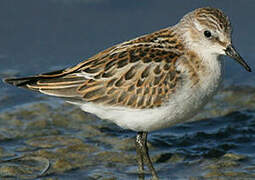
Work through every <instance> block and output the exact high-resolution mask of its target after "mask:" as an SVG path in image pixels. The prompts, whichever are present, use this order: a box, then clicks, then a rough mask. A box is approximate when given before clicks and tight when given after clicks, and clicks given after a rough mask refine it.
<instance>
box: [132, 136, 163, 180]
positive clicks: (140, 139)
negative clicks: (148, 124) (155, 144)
mask: <svg viewBox="0 0 255 180" xmlns="http://www.w3.org/2000/svg"><path fill="white" fill-rule="evenodd" d="M147 134H148V133H147V132H138V134H137V136H136V144H137V147H138V146H139V150H140V151H141V154H142V158H143V159H144V160H145V162H146V164H147V166H148V168H149V169H150V171H151V174H152V178H153V179H154V180H158V179H159V178H158V175H157V172H156V171H155V169H154V167H153V164H152V162H151V159H150V156H149V152H148V146H147ZM139 169H140V167H139Z"/></svg>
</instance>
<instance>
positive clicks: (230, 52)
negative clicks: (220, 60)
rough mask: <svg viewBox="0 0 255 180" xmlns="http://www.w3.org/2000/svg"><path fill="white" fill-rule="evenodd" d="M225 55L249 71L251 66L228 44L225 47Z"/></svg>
mask: <svg viewBox="0 0 255 180" xmlns="http://www.w3.org/2000/svg"><path fill="white" fill-rule="evenodd" d="M225 53H226V55H228V56H229V57H231V58H233V59H234V60H236V61H237V62H238V63H239V64H241V65H242V66H243V67H244V68H245V69H246V70H247V71H249V72H251V68H250V67H249V65H248V64H247V63H246V62H245V61H244V60H243V58H242V57H241V56H240V55H239V54H238V52H237V51H236V50H235V48H234V47H233V46H232V45H231V44H230V45H228V47H227V48H226V49H225Z"/></svg>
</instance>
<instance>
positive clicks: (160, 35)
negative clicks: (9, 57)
mask: <svg viewBox="0 0 255 180" xmlns="http://www.w3.org/2000/svg"><path fill="white" fill-rule="evenodd" d="M176 38H177V37H176V35H175V34H174V33H173V32H172V31H171V30H169V29H163V30H160V31H157V32H154V33H152V34H149V35H146V36H142V37H140V38H137V39H134V40H132V41H128V42H125V43H123V44H120V45H117V46H114V47H112V48H109V49H107V50H105V51H103V52H101V53H99V54H97V55H95V56H93V57H91V58H89V59H88V60H85V61H84V62H82V63H80V64H78V65H76V66H74V67H72V68H68V69H65V70H62V71H57V72H53V73H46V74H42V75H38V76H34V77H30V78H21V79H8V80H6V81H7V82H8V83H13V84H15V85H17V86H21V87H25V88H28V89H32V90H35V91H40V92H42V93H45V94H49V95H53V96H58V97H68V98H70V97H73V98H76V99H77V98H79V99H80V100H81V101H86V102H93V103H99V104H103V105H111V106H123V107H130V108H153V107H158V106H161V105H162V103H163V102H164V99H168V98H169V96H170V95H171V94H172V92H173V91H174V90H175V88H176V86H177V85H178V84H180V82H179V81H180V80H181V76H180V72H179V71H177V70H176V67H175V63H176V61H177V60H178V59H179V58H180V57H181V56H183V57H185V56H184V54H183V53H181V51H182V49H183V45H182V44H181V42H180V41H177V39H176ZM188 61H189V60H187V62H188ZM83 75H84V76H83ZM86 76H87V78H86Z"/></svg>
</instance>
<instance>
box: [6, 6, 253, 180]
mask: <svg viewBox="0 0 255 180" xmlns="http://www.w3.org/2000/svg"><path fill="white" fill-rule="evenodd" d="M221 55H228V56H230V57H231V58H233V59H235V60H236V61H237V62H239V63H240V64H241V65H242V66H243V67H244V68H245V69H246V70H247V71H251V69H250V67H249V66H248V65H247V64H246V63H245V61H244V60H243V59H242V58H241V56H240V55H239V54H238V53H237V51H236V50H235V49H234V47H233V46H232V42H231V25H230V21H229V19H228V17H227V16H226V15H224V14H223V12H222V11H221V10H219V9H215V8H210V7H206V8H199V9H196V10H194V11H192V12H190V13H188V14H187V15H185V16H184V17H183V18H182V19H181V20H180V22H179V23H178V24H176V25H174V26H172V27H168V28H165V29H161V30H159V31H156V32H154V33H151V34H147V35H144V36H141V37H138V38H136V39H133V40H130V41H127V42H124V43H121V44H118V45H116V46H113V47H111V48H109V49H106V50H105V51H102V52H100V53H98V54H96V55H95V56H93V57H91V58H89V59H87V60H85V61H83V62H81V63H80V64H78V65H76V66H73V67H70V68H67V69H64V70H60V71H55V72H51V73H45V74H40V75H36V76H33V77H25V78H9V79H5V82H7V83H9V84H12V85H15V86H18V87H23V88H27V89H31V90H34V91H39V92H41V93H44V94H48V95H52V96H57V97H61V98H65V99H66V100H67V101H68V102H70V103H73V104H76V105H78V106H80V108H81V109H82V110H84V111H86V112H90V113H93V114H96V115H97V116H98V117H100V118H104V119H108V120H110V121H112V122H114V123H116V124H117V125H119V126H120V127H122V128H125V129H130V130H133V131H136V132H137V136H136V149H137V158H138V166H139V168H138V170H139V177H140V178H141V179H143V178H144V163H146V165H147V166H148V167H149V169H150V171H151V173H152V177H153V179H158V175H157V173H156V171H155V169H154V168H153V165H152V162H151V160H150V157H149V153H148V148H147V145H146V142H147V134H148V132H150V131H155V130H158V129H162V128H167V127H170V126H173V125H175V124H178V123H183V122H185V121H187V120H188V119H190V118H191V117H193V116H194V115H195V114H196V113H197V112H198V111H199V110H200V109H201V108H202V107H203V106H204V105H205V104H206V103H207V102H208V101H209V100H210V99H211V97H212V96H213V95H214V94H215V93H216V92H217V90H218V88H219V85H220V82H221V80H222V69H223V67H222V66H223V60H222V58H221Z"/></svg>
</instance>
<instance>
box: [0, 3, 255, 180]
mask: <svg viewBox="0 0 255 180" xmlns="http://www.w3.org/2000/svg"><path fill="white" fill-rule="evenodd" d="M204 6H212V7H216V8H220V9H222V10H223V11H224V12H225V13H226V14H227V15H228V16H229V17H230V19H231V22H232V26H233V29H234V30H233V44H234V46H235V47H236V49H237V50H238V51H239V53H240V54H241V55H242V57H243V58H244V59H245V60H246V62H247V63H248V64H249V65H250V66H251V68H252V69H254V71H255V66H254V62H255V53H254V51H255V38H254V36H253V35H254V32H255V24H254V18H255V12H254V9H255V1H254V0H245V1H243V0H235V1H232V0H221V1H215V0H192V1H181V0H179V1H169V0H157V1H155V0H146V1H138V0H129V1H120V0H37V1H34V0H22V1H20V0H1V1H0V64H1V65H0V78H5V77H11V76H27V75H33V74H37V73H41V72H48V71H53V70H58V69H61V68H65V67H68V66H71V65H75V64H76V63H78V62H80V61H82V60H85V59H86V58H88V57H90V56H92V55H94V54H95V53H97V52H99V51H101V50H104V49H106V48H108V47H110V46H112V45H115V44H118V43H121V42H123V41H126V40H129V39H132V38H135V37H137V36H141V35H144V34H147V33H151V32H154V31H156V30H159V29H161V28H165V27H168V26H171V25H174V24H176V23H177V22H178V20H179V19H180V18H181V17H182V16H183V15H184V14H186V13H188V12H189V11H191V10H193V9H195V8H199V7H204ZM225 62H226V64H225V70H226V71H225V79H224V88H223V89H222V93H220V94H219V95H217V96H216V98H215V99H214V101H213V102H212V103H211V104H209V105H208V106H207V108H206V109H205V111H204V112H203V113H202V115H199V116H198V117H196V118H199V119H206V120H205V121H201V122H196V123H188V124H185V125H180V126H177V127H173V128H170V129H167V130H162V131H159V132H155V133H152V134H151V136H150V137H149V141H150V143H151V153H152V156H153V155H154V163H156V165H155V166H156V169H159V176H160V177H161V178H162V179H164V178H165V179H168V178H170V177H171V178H174V179H186V178H187V179H188V178H190V177H192V178H202V177H203V178H205V177H211V176H212V177H222V178H224V177H225V176H226V177H228V176H227V175H226V174H224V173H225V171H224V172H220V173H218V174H217V173H216V174H213V175H211V176H210V173H211V172H216V171H219V169H221V168H222V166H223V165H222V164H220V165H218V164H217V163H216V162H214V161H213V160H212V159H213V158H223V159H220V160H222V161H223V160H226V159H227V160H229V159H228V158H230V160H231V162H233V163H234V165H233V164H232V165H231V167H228V166H227V170H226V171H227V172H229V171H230V169H231V168H232V169H231V172H232V171H233V172H235V173H234V174H235V175H236V177H237V178H238V177H240V178H247V179H249V178H254V177H253V174H254V173H253V169H254V168H255V167H253V161H254V160H255V156H254V154H253V153H254V152H255V147H254V142H255V140H254V138H253V136H254V135H253V133H254V132H255V129H254V127H253V126H254V124H255V121H254V110H255V108H254V107H255V105H254V97H255V96H254V94H255V91H254V88H255V86H254V83H255V76H254V71H253V72H252V73H248V72H246V71H245V70H244V68H243V67H241V66H240V65H239V64H237V63H236V62H234V61H233V60H232V59H229V58H228V57H225ZM0 94H1V95H0V125H2V127H1V128H0V135H1V136H3V137H2V139H1V138H0V139H1V140H2V141H1V142H0V147H1V148H2V152H8V153H11V154H5V155H3V156H0V158H1V157H3V158H2V159H8V158H10V157H11V158H12V157H16V156H17V155H18V156H20V155H24V154H27V153H39V150H42V149H43V150H45V151H47V152H51V150H49V149H47V148H49V147H50V149H54V148H56V149H57V150H59V149H58V148H57V147H59V146H61V147H62V146H63V147H65V148H68V147H69V146H68V147H66V146H67V144H68V143H66V142H63V144H61V145H59V144H57V145H56V144H55V145H52V146H50V145H45V146H43V145H41V144H40V145H38V144H37V145H35V144H33V143H31V141H33V142H34V141H35V142H37V141H38V139H33V138H42V137H48V136H51V137H52V136H54V138H53V139H56V138H59V136H60V137H63V136H67V137H68V138H70V137H71V138H76V139H79V140H80V141H81V142H80V141H79V142H80V143H82V144H83V145H84V146H85V145H91V146H92V147H93V146H97V148H98V149H97V150H94V151H92V152H93V153H95V152H96V153H95V154H96V155H95V158H98V153H99V154H100V153H110V152H111V153H112V152H114V153H116V152H123V151H124V152H125V151H128V153H127V154H131V155H132V157H134V158H135V151H134V147H133V145H132V143H133V141H132V138H133V137H134V136H135V133H133V132H131V131H126V130H122V129H120V128H118V127H116V126H114V125H112V124H110V123H109V124H108V123H107V122H105V121H100V120H98V119H97V118H96V117H94V116H92V115H89V114H85V113H84V114H85V115H81V116H82V117H83V116H85V119H86V118H88V117H89V118H92V119H94V120H93V121H91V123H92V125H91V124H90V122H88V123H87V124H86V123H85V124H84V126H86V125H87V126H88V124H90V125H91V126H92V127H93V128H94V129H96V130H97V131H96V130H95V131H96V132H98V134H96V135H95V136H96V138H97V139H93V138H90V139H89V140H88V139H87V137H88V136H89V137H91V134H90V135H89V134H86V133H92V132H88V131H87V132H86V133H85V132H84V130H82V129H79V128H78V127H79V126H80V123H81V122H80V121H79V122H78V121H77V117H70V121H69V120H66V121H64V120H63V122H65V123H66V124H64V125H63V124H61V120H59V121H58V123H60V125H59V124H58V123H56V122H55V121H54V118H53V116H49V117H48V116H47V118H49V119H45V118H44V119H43V117H40V116H44V115H45V114H47V115H52V114H54V113H55V112H58V111H60V113H67V114H62V116H61V117H62V118H64V117H69V115H70V112H69V111H70V109H72V110H73V111H75V112H76V113H78V114H82V113H83V112H80V111H79V110H77V109H75V108H74V107H73V106H69V105H66V104H63V103H62V101H61V102H60V101H59V100H56V99H54V98H49V97H47V96H44V95H40V94H37V93H33V92H29V91H26V90H22V89H18V88H14V87H11V86H9V85H7V84H4V83H3V82H2V81H0ZM41 106H42V107H41ZM34 108H35V109H34ZM45 108H46V110H47V111H46V110H45ZM47 108H48V109H47ZM54 108H55V109H54ZM65 108H66V109H65ZM60 109H61V110H60ZM63 109H65V110H66V111H62V110H63ZM44 110H45V111H44ZM24 111H26V113H24ZM27 111H29V112H27ZM53 111H54V112H53ZM31 114H32V115H31ZM55 115H56V114H54V117H55ZM56 116H57V115H56ZM39 117H40V118H39ZM38 118H39V119H38ZM56 118H59V117H56ZM72 118H73V119H74V121H75V122H73V123H74V124H76V126H75V125H72V127H70V126H71V125H70V124H72ZM60 119H61V118H60ZM78 119H79V118H78ZM53 121H54V122H53ZM38 122H39V123H41V125H38ZM42 122H43V123H44V125H42ZM95 122H96V124H95V125H93V123H95ZM19 123H20V124H19ZM31 123H32V125H31ZM33 123H34V124H33ZM69 123H70V124H69ZM235 123H237V124H235ZM99 124H101V125H99ZM36 128H38V129H36ZM31 129H32V130H31ZM42 129H47V130H49V131H43V132H41V133H38V132H40V131H41V130H42ZM54 129H55V130H56V129H57V130H58V131H57V132H55V131H53V130H54ZM33 130H36V132H37V133H35V132H33ZM50 130H51V131H50ZM16 131H17V132H16ZM21 131H23V133H24V132H26V133H25V134H22V135H21V134H19V133H22V132H21ZM10 132H12V133H10ZM31 132H33V133H32V134H31ZM81 132H82V133H81ZM93 132H94V131H93ZM34 133H35V134H34ZM100 133H101V134H100ZM1 136H0V137H1ZM55 136H56V137H55ZM104 136H110V137H109V138H113V139H114V140H115V141H116V144H111V143H110V142H112V141H113V140H109V139H108V140H105V139H102V137H104ZM100 137H101V138H100ZM68 138H67V139H68ZM64 139H65V138H64ZM118 139H120V141H118ZM129 139H130V146H131V147H128V148H126V149H125V148H124V150H123V149H122V148H121V146H118V144H121V140H124V141H125V142H126V141H127V142H129ZM39 141H41V139H40V140H39ZM44 141H45V142H44V143H46V142H47V143H49V139H47V138H46V139H44ZM50 142H51V143H52V141H50ZM70 142H73V141H70ZM47 143H46V144H47ZM107 143H110V145H109V144H107ZM53 144H54V143H53ZM125 144H126V143H125ZM127 144H128V143H127ZM1 148H0V150H1ZM20 148H21V149H22V148H25V149H26V150H19V149H20ZM17 149H18V150H17ZM56 149H55V150H56ZM85 149H86V148H85ZM40 152H41V151H40ZM51 153H52V152H51ZM83 153H84V152H83ZM226 154H227V155H226ZM86 155H87V154H86ZM36 156H39V155H38V154H36ZM114 156H116V155H115V154H114V155H113V157H114ZM123 156H124V155H123ZM123 156H120V158H122V157H123ZM175 156H176V159H177V162H175V159H174V158H175ZM233 156H234V160H233V159H231V158H233ZM40 157H43V158H46V159H48V160H49V161H50V162H51V163H53V164H54V163H55V164H57V162H58V163H60V164H64V165H63V166H65V163H67V162H69V163H71V162H75V161H74V160H73V161H72V160H70V159H69V160H67V159H64V160H63V161H64V162H63V163H61V162H62V161H61V162H59V159H58V158H57V156H56V157H55V156H54V158H55V159H54V158H47V157H48V156H40ZM107 157H109V154H107ZM178 158H179V159H178ZM235 158H236V159H235ZM102 159H103V160H102ZM102 159H100V161H101V160H102V161H104V160H105V159H107V158H106V157H104V156H102ZM127 159H129V158H127ZM131 159H132V158H131ZM201 160H202V161H203V162H202V163H198V161H201ZM220 160H218V162H219V161H220ZM96 161H97V162H98V159H92V160H91V161H90V162H91V164H89V165H86V164H82V163H81V165H80V166H78V165H77V163H76V164H72V163H71V164H69V166H68V167H69V168H67V169H65V168H64V170H63V169H62V170H59V169H58V170H56V169H57V165H56V166H53V168H52V169H50V171H48V172H47V173H48V174H47V173H46V178H48V177H53V178H60V179H68V178H70V177H71V176H74V175H76V176H75V177H76V179H79V178H81V179H82V178H91V179H93V178H94V179H104V178H113V179H114V178H117V179H132V178H134V179H135V178H136V177H137V176H136V164H135V160H134V162H133V161H132V162H131V163H130V162H128V163H127V164H125V163H124V165H123V163H121V160H120V162H118V160H116V161H117V162H115V161H114V160H113V159H109V160H108V161H107V160H105V161H104V163H102V164H97V163H95V162H96ZM113 162H115V163H117V164H118V163H119V167H118V168H116V167H115V166H116V164H115V163H113ZM37 163H39V164H41V163H42V162H41V161H40V162H37ZM132 163H133V164H132ZM189 163H191V164H192V163H194V164H195V165H196V166H197V167H196V168H194V166H193V165H194V164H192V165H190V164H189ZM196 163H197V164H196ZM206 163H207V165H208V164H210V165H211V163H212V164H214V165H215V166H216V165H218V166H216V167H214V168H212V169H210V168H208V167H207V166H206V165H205V164H206ZM215 163H216V164H215ZM224 163H225V161H224ZM224 163H223V164H224ZM14 164H15V163H14ZM55 164H54V165H55ZM78 164H79V163H78ZM114 164H115V165H114ZM187 164H189V165H187ZM201 164H203V166H205V167H206V168H207V169H206V168H205V169H206V170H205V169H203V168H204V167H201V166H200V165H201ZM230 164H231V163H230ZM17 166H18V165H17ZM208 166H209V165H208ZM225 166H226V165H225ZM7 167H8V168H10V167H12V166H11V165H10V163H9V162H3V163H2V164H1V163H0V176H3V177H5V176H11V177H12V176H13V177H23V178H24V177H26V178H29V177H30V178H31V177H32V178H34V177H35V174H36V173H38V172H37V171H40V170H38V169H37V170H34V171H35V172H33V173H31V174H29V173H28V172H25V171H24V172H23V174H22V173H21V174H20V173H16V174H11V171H10V172H9V171H7V172H9V173H10V174H8V173H7V175H6V174H4V173H3V172H6V169H5V171H1V169H3V168H7ZM88 167H89V168H88ZM210 167H211V166H210ZM8 168H7V169H8ZM54 168H55V169H54ZM183 168H185V169H186V170H185V173H183V171H181V170H183ZM229 168H230V169H229ZM77 169H78V170H77ZM201 169H203V170H204V172H203V173H202V172H200V170H201ZM205 172H207V173H205ZM237 172H238V173H239V174H238V173H237ZM240 173H241V174H240ZM77 174H79V175H78V176H77ZM184 174H185V175H184ZM208 174H209V175H208ZM211 174H212V173H211ZM232 176H234V175H233V174H231V177H232ZM42 178H44V177H42Z"/></svg>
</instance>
